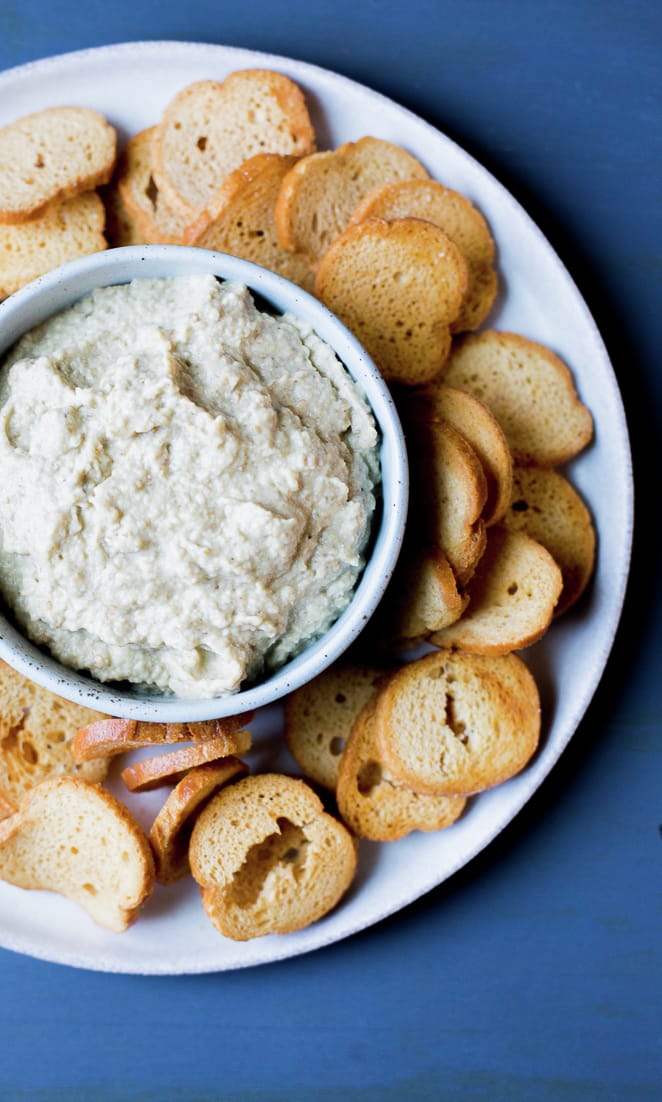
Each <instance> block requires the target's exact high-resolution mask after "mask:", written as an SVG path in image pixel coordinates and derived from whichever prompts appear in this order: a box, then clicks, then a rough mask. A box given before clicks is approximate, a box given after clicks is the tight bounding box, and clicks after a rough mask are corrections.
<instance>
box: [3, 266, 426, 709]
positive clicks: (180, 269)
mask: <svg viewBox="0 0 662 1102" xmlns="http://www.w3.org/2000/svg"><path fill="white" fill-rule="evenodd" d="M201 273H211V274H213V275H215V276H217V277H219V278H221V279H224V280H233V281H238V282H241V283H245V284H246V285H247V286H248V287H249V289H250V290H251V291H255V292H256V293H257V294H258V295H260V296H261V297H262V298H263V299H265V300H266V301H267V302H268V303H269V304H270V305H271V306H272V307H274V308H275V309H276V310H277V311H279V312H283V313H284V312H291V313H293V314H295V315H296V316H297V317H299V318H301V319H302V320H304V321H306V322H308V323H309V324H310V325H311V326H312V327H313V329H314V330H315V331H316V333H317V334H318V335H319V336H320V337H321V338H322V339H323V340H325V341H326V342H327V343H328V344H330V345H331V347H332V348H333V349H334V350H335V352H336V354H337V355H338V357H339V358H340V360H342V362H343V363H344V364H345V366H346V367H347V369H348V371H349V372H350V374H351V375H352V377H353V378H354V379H355V380H356V381H357V382H358V383H359V385H360V386H361V388H362V389H363V391H364V393H365V395H366V397H367V399H368V401H369V403H370V406H371V407H372V410H373V413H374V416H375V419H376V421H377V423H378V426H379V430H380V433H381V447H380V460H381V474H382V482H381V498H382V501H381V516H380V519H379V527H378V529H377V531H376V533H375V535H374V539H373V542H372V550H371V553H370V557H369V560H368V562H367V563H366V566H365V569H364V571H363V574H362V576H361V579H360V581H359V584H358V586H357V588H356V590H355V592H354V596H353V598H352V601H351V603H350V604H349V605H348V607H347V608H346V609H345V611H344V612H343V613H342V614H341V616H340V617H339V619H338V620H336V622H335V623H334V624H333V625H332V626H331V628H330V629H329V630H328V631H327V632H326V633H325V634H324V635H323V636H321V637H320V638H319V639H318V640H317V641H316V642H314V643H313V644H312V645H311V646H309V647H308V648H307V649H306V650H304V651H303V652H302V653H301V654H299V655H298V656H297V657H296V658H294V659H293V660H292V661H290V662H288V663H287V664H286V665H284V666H283V667H281V668H280V669H279V670H278V671H276V672H275V673H273V674H272V675H270V676H269V677H268V678H267V679H266V680H264V681H261V682H259V683H257V684H255V685H252V686H251V687H249V688H247V689H246V690H243V691H240V692H237V693H234V694H230V695H225V696H221V697H214V698H212V699H197V698H196V699H189V698H185V697H175V696H172V697H171V696H165V695H158V694H146V693H142V692H140V691H138V690H131V689H128V688H127V689H124V688H122V689H116V688H115V687H114V686H113V687H111V686H106V685H104V684H102V683H101V682H100V681H97V680H95V679H94V678H92V677H90V676H86V675H85V674H83V673H79V672H77V671H75V670H71V669H68V668H67V667H65V666H64V665H62V664H61V663H59V662H57V661H56V660H55V659H54V658H53V657H52V656H50V655H49V654H48V653H46V652H44V651H42V650H41V649H40V648H38V647H36V646H35V645H34V644H32V643H31V642H30V641H29V640H27V639H26V638H25V636H23V635H22V634H21V633H20V632H19V631H18V630H17V628H16V627H15V626H14V625H13V624H12V623H11V622H10V621H9V620H8V619H7V618H6V617H5V616H3V615H2V614H1V613H0V658H3V659H4V660H5V661H6V662H7V663H8V664H9V665H10V666H13V667H14V669H16V670H18V671H19V672H20V673H22V674H24V675H25V676H27V677H29V678H30V679H31V680H32V681H34V682H36V683H37V684H39V685H41V686H42V687H43V688H46V689H49V690H50V691H52V692H54V693H56V694H57V695H59V696H61V697H64V698H65V699H67V700H71V701H75V702H77V703H79V704H84V705H86V706H87V707H89V708H93V709H95V710H97V711H100V712H105V713H108V714H110V715H115V716H122V717H124V718H127V719H138V720H147V721H154V722H172V723H176V722H183V721H188V722H194V721H198V720H204V719H214V718H221V717H223V716H227V715H233V714H237V713H240V712H244V711H249V710H253V709H257V708H261V707H264V706H266V705H269V704H273V703H275V702H276V701H278V700H281V699H282V698H283V697H284V696H286V695H287V694H288V693H290V692H292V691H293V690H294V689H296V688H299V687H300V686H301V685H303V684H305V683H306V682H308V681H310V680H311V679H312V678H313V677H315V676H316V675H317V674H319V673H321V672H322V671H323V670H324V669H326V668H327V667H328V666H329V665H330V664H331V663H332V662H334V661H335V660H336V659H337V658H339V657H340V656H341V654H343V652H344V651H345V650H346V649H347V648H348V647H349V646H350V645H351V644H352V643H353V642H354V641H355V640H356V639H357V637H358V636H359V634H360V633H361V631H362V630H363V628H364V627H365V625H366V624H367V622H368V621H369V620H370V618H371V617H372V615H373V613H374V612H375V609H376V608H377V606H378V604H379V602H380V600H381V598H382V596H383V595H384V592H385V590H386V587H387V585H388V582H389V580H390V578H391V576H392V573H393V570H394V567H395V564H396V562H397V559H398V555H399V552H400V548H401V545H402V540H403V537H404V531H405V524H406V518H407V506H408V493H409V477H408V465H407V452H406V446H405V441H404V435H403V431H402V427H401V425H400V421H399V418H398V415H397V412H396V409H395V405H394V402H393V398H392V396H391V394H390V391H389V389H388V387H387V386H386V384H385V383H384V381H383V379H382V377H381V375H380V374H379V372H378V370H377V368H376V366H375V364H374V363H373V361H372V360H371V359H370V357H369V356H368V354H367V353H366V351H365V349H364V348H363V347H362V345H361V344H360V343H359V341H357V339H356V338H355V337H354V336H353V335H352V333H350V331H349V330H348V329H347V328H346V327H345V326H344V325H343V324H342V323H341V322H340V321H339V320H338V318H337V317H335V315H334V314H332V313H331V312H330V311H329V310H328V309H327V308H326V307H325V306H323V305H322V304H321V303H320V302H319V301H318V300H317V299H315V298H314V297H313V296H312V295H310V294H308V293H307V292H306V291H304V290H302V289H301V288H300V287H298V286H296V285H295V284H293V283H290V282H289V280H287V279H284V278H283V277H282V276H279V275H276V274H275V273H273V272H270V271H267V270H266V269H264V268H260V267H258V266H257V265H255V264H253V263H251V262H249V261H245V260H240V259H237V258H236V257H232V256H227V255H226V254H224V253H218V252H214V251H211V250H206V249H196V248H189V247H186V246H180V245H134V246H127V247H123V248H118V249H109V250H107V251H105V252H101V253H94V254H92V255H90V256H86V257H82V258H81V259H79V260H73V261H70V262H68V263H66V264H63V265H62V266H60V267H59V268H57V269H54V270H53V271H51V272H49V273H48V274H46V275H44V276H41V277H40V278H38V279H36V280H34V281H33V282H32V283H30V284H29V285H27V286H26V287H24V288H22V289H21V290H19V291H17V292H16V293H15V294H14V295H12V296H10V297H9V298H8V299H5V301H4V302H2V303H0V357H3V356H4V354H5V353H6V352H7V351H8V350H9V348H10V347H11V346H12V345H13V344H14V342H15V341H16V340H17V339H18V338H19V337H20V336H22V335H23V334H24V333H26V332H27V331H28V330H29V329H32V328H33V327H34V326H35V325H38V324H39V323H40V322H42V321H44V320H46V318H48V317H51V316H52V315H53V314H56V313H58V312H59V311H61V310H63V309H66V307H68V306H70V305H71V304H72V303H74V302H75V301H76V300H78V299H79V298H80V297H81V296H82V295H85V294H87V293H89V292H90V291H92V290H93V289H94V288H95V287H102V286H108V285H110V284H117V283H126V282H128V281H129V280H131V279H134V278H140V277H143V278H154V277H164V276H176V275H191V274H201Z"/></svg>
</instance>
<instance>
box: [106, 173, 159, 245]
mask: <svg viewBox="0 0 662 1102" xmlns="http://www.w3.org/2000/svg"><path fill="white" fill-rule="evenodd" d="M98 195H99V198H100V199H101V202H102V203H103V205H104V209H105V212H106V225H105V229H104V237H105V238H106V241H107V242H108V247H109V248H111V249H119V248H121V247H122V246H123V245H146V244H148V241H147V239H146V237H145V234H144V233H143V231H142V229H141V228H140V226H139V225H138V222H137V220H136V219H135V218H134V216H133V215H132V214H131V211H130V210H128V208H127V206H126V204H125V202H124V200H123V198H122V196H121V195H120V190H119V187H118V186H117V177H116V176H114V177H113V179H112V180H111V181H110V183H109V184H106V186H105V187H102V188H99V191H98Z"/></svg>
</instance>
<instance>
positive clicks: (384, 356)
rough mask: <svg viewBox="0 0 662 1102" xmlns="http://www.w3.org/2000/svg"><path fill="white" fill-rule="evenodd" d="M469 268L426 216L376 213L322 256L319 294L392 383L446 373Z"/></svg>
mask: <svg viewBox="0 0 662 1102" xmlns="http://www.w3.org/2000/svg"><path fill="white" fill-rule="evenodd" d="M466 286H467V266H466V263H465V260H464V257H463V256H462V253H461V252H460V250H459V249H458V247H457V245H455V244H454V242H453V241H451V239H450V237H448V235H447V234H445V233H444V231H443V230H441V229H439V227H438V226H434V225H433V224H432V223H431V222H424V221H423V220H422V219H420V218H398V219H394V220H393V221H392V222H386V221H385V220H384V219H381V218H369V219H367V220H366V221H365V222H359V223H357V224H356V225H353V226H350V227H349V228H348V229H347V230H345V231H344V233H342V234H341V235H340V236H339V237H337V238H336V239H335V240H334V241H333V243H332V244H331V245H330V247H329V248H328V249H327V251H326V252H325V253H324V256H323V257H322V259H321V261H320V265H319V268H318V271H317V276H316V280H315V293H316V294H317V296H318V297H319V298H320V299H321V300H322V302H323V303H324V304H325V305H326V306H328V307H329V309H330V310H333V312H334V313H336V314H337V315H338V316H339V317H340V319H341V321H343V322H344V323H345V325H346V326H347V327H348V328H349V329H351V331H352V332H353V333H354V335H355V336H356V337H358V339H359V340H360V341H361V343H362V344H363V345H364V346H365V348H366V349H367V351H368V352H369V353H370V355H371V356H372V358H373V359H374V361H375V363H376V364H377V367H378V368H379V370H380V371H381V373H382V375H383V376H384V378H385V379H386V380H387V382H391V383H403V384H405V385H410V386H420V385H422V384H424V383H427V382H430V381H431V380H432V379H434V378H435V377H436V376H438V375H439V374H440V373H441V371H442V369H443V367H444V364H445V362H446V359H447V357H448V354H449V352H450V346H451V335H450V325H451V323H452V322H453V321H454V320H455V318H456V317H457V314H458V311H459V309H460V306H461V305H462V299H463V297H464V293H465V291H466Z"/></svg>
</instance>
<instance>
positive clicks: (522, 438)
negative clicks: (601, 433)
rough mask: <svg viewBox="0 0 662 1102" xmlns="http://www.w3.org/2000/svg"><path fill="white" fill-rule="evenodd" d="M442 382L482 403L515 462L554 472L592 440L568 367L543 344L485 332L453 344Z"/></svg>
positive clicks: (588, 417)
mask: <svg viewBox="0 0 662 1102" xmlns="http://www.w3.org/2000/svg"><path fill="white" fill-rule="evenodd" d="M444 382H446V383H448V385H449V386H456V387H459V388H460V389H461V390H468V391H470V392H471V393H472V394H475V395H476V396H477V397H478V398H480V399H481V400H482V401H483V402H485V403H486V405H488V406H489V408H490V409H491V410H492V413H493V414H494V416H495V417H496V419H497V421H498V422H499V424H500V425H501V428H502V429H503V431H504V433H505V436H506V439H507V441H508V443H509V445H510V450H511V452H512V455H513V459H514V461H515V462H516V463H521V464H524V465H526V466H529V465H533V466H538V467H556V466H559V465H560V464H561V463H565V462H566V461H567V460H569V459H572V458H573V456H575V455H577V454H578V452H580V451H581V450H582V449H583V448H585V447H586V445H587V444H588V443H589V441H590V440H591V437H592V435H593V420H592V417H591V414H590V412H589V410H588V409H587V408H586V406H585V405H584V404H583V402H582V401H581V400H580V398H579V396H578V394H577V390H576V388H575V384H574V381H573V378H572V375H571V374H570V371H569V369H568V367H567V366H566V365H565V364H564V363H563V361H562V360H560V359H559V357H558V356H556V355H555V354H554V353H553V352H552V351H551V350H550V349H549V348H547V347H545V345H542V344H539V343H537V342H536V341H532V340H529V339H528V338H526V337H522V336H520V335H519V334H517V333H505V332H499V331H497V330H496V329H487V330H485V331H483V332H482V333H470V334H469V335H468V336H466V337H463V338H462V339H461V340H459V341H458V342H456V344H455V345H454V347H453V352H452V354H451V356H450V358H449V360H448V363H447V364H446V368H445V371H444Z"/></svg>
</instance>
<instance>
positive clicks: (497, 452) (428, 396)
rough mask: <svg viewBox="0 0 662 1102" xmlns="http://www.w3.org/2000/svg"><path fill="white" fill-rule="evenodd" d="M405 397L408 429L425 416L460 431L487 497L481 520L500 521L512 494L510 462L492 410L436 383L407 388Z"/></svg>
mask: <svg viewBox="0 0 662 1102" xmlns="http://www.w3.org/2000/svg"><path fill="white" fill-rule="evenodd" d="M407 398H408V400H407V412H408V414H409V419H410V422H411V428H412V432H415V431H416V429H415V426H416V425H417V423H419V422H420V421H421V419H424V418H428V419H430V420H433V421H446V422H447V423H448V424H450V425H452V426H453V428H455V429H457V430H458V432H461V433H462V435H463V436H464V438H465V440H467V441H468V443H469V444H470V445H471V447H472V448H473V450H474V452H475V453H476V455H477V456H478V458H479V460H480V462H481V464H482V466H483V471H484V472H485V478H486V481H487V499H486V502H485V506H484V508H483V514H482V516H483V520H484V522H485V524H486V525H490V524H495V523H496V522H497V521H499V520H501V518H502V517H503V516H504V514H505V512H506V510H507V509H508V507H509V505H510V501H511V497H512V488H513V461H512V456H511V454H510V447H509V446H508V441H507V440H506V437H505V435H504V432H503V429H502V428H501V426H500V425H499V422H498V421H497V419H496V417H495V416H494V414H493V413H492V411H491V410H490V409H488V407H487V406H486V405H485V403H484V402H481V401H480V399H479V398H476V396H475V394H470V393H469V391H468V390H459V389H458V388H457V387H454V386H447V385H446V384H445V383H440V382H433V383H430V384H429V385H428V386H426V387H421V388H420V389H419V390H414V391H411V392H410V393H409V394H408V396H407Z"/></svg>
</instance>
